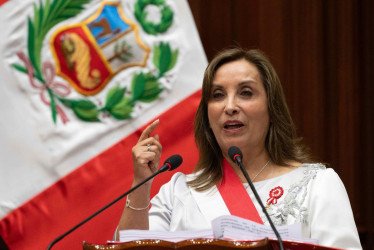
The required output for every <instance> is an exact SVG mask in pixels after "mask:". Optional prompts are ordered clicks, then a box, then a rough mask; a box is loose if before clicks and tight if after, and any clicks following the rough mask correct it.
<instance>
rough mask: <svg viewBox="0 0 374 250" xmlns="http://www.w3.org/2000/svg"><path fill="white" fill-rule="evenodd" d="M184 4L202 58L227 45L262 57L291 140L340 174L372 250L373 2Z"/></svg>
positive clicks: (218, 0)
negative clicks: (275, 83) (272, 72)
mask: <svg viewBox="0 0 374 250" xmlns="http://www.w3.org/2000/svg"><path fill="white" fill-rule="evenodd" d="M188 2H189V4H190V8H191V11H192V13H193V15H194V19H195V22H196V26H197V29H198V31H199V33H200V38H201V41H202V44H203V46H204V49H205V52H206V55H207V58H208V60H210V59H212V57H213V56H214V55H215V54H216V53H217V52H218V51H220V50H221V49H223V48H226V47H228V46H230V45H240V46H242V47H245V48H249V49H250V48H258V49H261V50H263V51H264V52H265V53H266V54H267V55H268V57H269V58H270V60H271V62H272V63H273V65H274V66H275V69H276V70H277V72H278V74H279V77H280V79H281V81H282V84H283V87H284V91H285V95H286V98H287V102H288V105H289V108H290V110H291V114H292V117H293V119H294V122H295V124H296V127H297V132H298V135H299V136H302V137H303V138H304V140H305V143H306V144H307V145H308V146H309V147H310V148H311V151H312V153H313V155H314V156H315V158H316V160H317V161H320V162H325V163H329V164H330V167H332V168H334V169H335V171H336V172H337V173H338V174H339V176H340V177H341V179H342V180H343V182H344V184H345V187H346V189H347V191H348V194H349V198H350V200H351V204H352V208H353V211H354V216H355V220H356V224H357V227H358V230H359V233H360V238H361V242H362V245H363V248H364V249H374V243H373V242H374V216H373V212H374V198H373V197H374V194H373V192H374V188H373V177H374V171H373V163H374V157H373V154H374V147H373V139H374V136H373V135H374V133H373V128H374V127H373V117H374V112H373V109H374V101H373V99H374V96H373V93H374V88H373V83H372V79H374V74H373V71H374V59H373V58H374V55H373V54H374V29H373V27H374V20H373V11H374V1H372V0H329V1H326V0H310V1H300V0H279V1H278V0H235V1H233V0H214V1H211V0H210V1H208V0H188ZM326 192H329V190H326ZM343 219H344V218H342V220H343Z"/></svg>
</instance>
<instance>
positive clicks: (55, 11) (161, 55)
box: [12, 0, 178, 123]
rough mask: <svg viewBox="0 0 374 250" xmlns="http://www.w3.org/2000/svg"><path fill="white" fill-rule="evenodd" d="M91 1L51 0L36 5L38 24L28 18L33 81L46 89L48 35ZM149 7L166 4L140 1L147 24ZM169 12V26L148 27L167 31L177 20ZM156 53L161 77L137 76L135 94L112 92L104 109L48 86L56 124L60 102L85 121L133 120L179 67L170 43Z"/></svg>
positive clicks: (157, 0) (166, 13)
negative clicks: (44, 56) (43, 55)
mask: <svg viewBox="0 0 374 250" xmlns="http://www.w3.org/2000/svg"><path fill="white" fill-rule="evenodd" d="M89 1H90V0H55V1H53V2H52V3H51V2H50V0H47V1H46V3H45V5H43V3H42V2H39V4H40V7H39V8H37V6H36V5H35V4H34V5H33V7H34V20H33V21H32V20H31V19H30V17H28V55H29V59H30V62H31V64H32V67H33V77H34V78H36V79H38V80H39V81H40V82H41V83H42V84H44V85H46V81H45V79H44V76H43V74H42V72H41V49H42V42H43V40H44V38H45V36H46V34H47V33H48V31H49V30H50V29H52V28H53V27H54V26H55V25H56V24H58V23H59V22H61V21H64V20H66V19H68V18H71V17H74V16H76V15H78V14H79V13H80V12H81V11H82V10H83V9H84V7H83V5H84V4H86V3H88V2H89ZM147 4H155V5H157V6H161V5H162V4H164V0H148V1H145V0H138V2H137V3H136V4H135V9H137V8H139V10H141V11H143V14H142V17H143V19H142V20H145V17H146V14H145V13H144V8H145V6H146V5H147ZM136 6H138V7H136ZM169 12H171V10H170V8H169V7H167V6H164V7H163V9H162V13H163V19H162V20H165V22H164V21H163V24H162V25H161V24H159V25H153V24H152V25H149V24H147V25H148V26H147V25H146V27H151V26H154V29H153V28H152V29H153V30H156V31H157V32H164V31H166V30H167V29H168V27H170V25H171V23H172V19H173V13H172V12H171V14H170V13H169ZM142 25H143V24H142ZM143 28H144V27H143ZM152 29H151V30H152ZM147 32H148V31H147ZM153 52H154V53H153V64H154V65H155V66H156V68H157V70H158V74H157V75H153V74H152V73H151V72H147V73H144V72H139V73H136V74H134V75H133V77H132V81H131V90H130V91H127V88H126V87H119V86H115V87H113V88H111V89H110V90H109V91H108V92H107V95H106V100H105V104H104V106H103V107H99V106H97V105H96V104H95V103H94V102H92V101H91V100H88V99H68V98H64V97H61V96H59V95H58V94H57V93H56V92H54V91H53V89H51V88H49V87H48V86H47V85H46V86H45V88H46V89H47V92H48V95H49V97H50V106H51V111H52V120H53V122H54V123H56V122H57V113H58V112H57V103H56V100H58V101H59V102H61V103H62V104H63V105H64V106H65V107H68V108H71V109H72V110H73V112H74V114H75V115H76V116H77V117H78V118H79V119H81V120H83V121H88V122H97V121H100V119H99V114H100V112H105V113H107V114H110V115H111V116H112V117H114V118H115V119H118V120H124V119H130V118H131V113H132V112H133V109H134V106H135V103H136V102H138V101H140V102H145V103H149V102H152V101H154V100H155V99H157V98H158V97H159V94H160V93H161V92H162V91H163V88H162V86H161V84H160V83H159V79H160V78H162V77H164V75H165V73H166V72H168V71H169V70H171V69H172V68H173V67H174V66H175V64H176V61H177V58H178V50H177V49H176V50H172V49H171V47H170V45H169V43H164V42H160V43H159V44H158V45H155V46H154V51H153ZM12 67H13V68H15V69H16V70H18V71H20V72H23V73H25V74H27V73H28V71H27V69H26V67H24V66H22V65H20V64H16V63H15V64H12Z"/></svg>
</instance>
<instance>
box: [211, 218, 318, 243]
mask: <svg viewBox="0 0 374 250" xmlns="http://www.w3.org/2000/svg"><path fill="white" fill-rule="evenodd" d="M212 228H213V234H214V237H215V238H216V239H230V240H237V241H244V240H256V239H263V238H265V237H267V238H270V239H277V236H276V235H275V233H274V232H273V230H272V228H271V227H270V226H265V225H262V224H258V223H256V222H253V221H250V220H246V219H243V218H240V217H236V216H232V215H223V216H220V217H217V218H216V219H214V220H213V221H212ZM276 228H277V231H278V233H279V235H280V236H281V238H282V240H292V241H301V242H308V243H314V244H317V243H318V241H317V240H315V239H306V238H303V237H302V234H301V224H293V225H288V226H279V227H276Z"/></svg>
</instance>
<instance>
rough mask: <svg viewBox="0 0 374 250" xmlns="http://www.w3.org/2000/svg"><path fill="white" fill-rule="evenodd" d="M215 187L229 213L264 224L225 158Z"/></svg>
mask: <svg viewBox="0 0 374 250" xmlns="http://www.w3.org/2000/svg"><path fill="white" fill-rule="evenodd" d="M217 188H218V191H219V192H220V194H221V196H222V198H223V200H224V202H225V204H226V206H227V208H228V209H229V211H230V213H231V215H235V216H238V217H241V218H244V219H248V220H251V221H254V222H257V223H260V224H264V223H263V222H262V220H261V218H260V215H259V214H258V212H257V209H256V207H255V205H254V204H253V202H252V200H251V197H249V194H248V192H247V190H246V189H245V188H244V186H243V183H242V182H241V181H240V179H239V177H238V176H237V174H236V173H235V171H234V169H233V168H232V167H231V166H230V164H229V163H228V162H227V161H226V159H225V158H224V159H223V178H222V182H221V183H220V184H217Z"/></svg>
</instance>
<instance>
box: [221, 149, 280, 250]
mask: <svg viewBox="0 0 374 250" xmlns="http://www.w3.org/2000/svg"><path fill="white" fill-rule="evenodd" d="M228 153H229V156H230V158H231V160H233V161H234V162H235V163H236V164H237V165H238V166H239V167H240V170H241V171H242V172H243V174H244V177H245V179H246V180H247V182H248V184H249V186H250V187H251V190H252V192H253V193H254V195H255V197H256V200H257V202H258V203H259V204H260V206H261V208H262V212H264V214H265V215H266V218H267V219H268V221H269V223H270V226H271V229H273V232H274V233H275V235H276V236H277V239H278V242H279V247H280V249H281V250H283V249H284V248H283V242H282V239H281V236H280V235H279V233H278V230H277V229H276V228H275V226H274V223H273V221H272V220H271V218H270V216H269V214H268V212H267V211H266V209H265V206H264V204H263V203H262V201H261V199H260V196H259V195H258V193H257V190H256V188H255V186H254V185H253V183H252V181H251V179H250V178H249V176H248V173H247V170H245V168H244V166H243V164H242V158H243V154H242V151H241V150H240V149H239V148H238V147H235V146H231V147H230V148H229V151H228Z"/></svg>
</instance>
